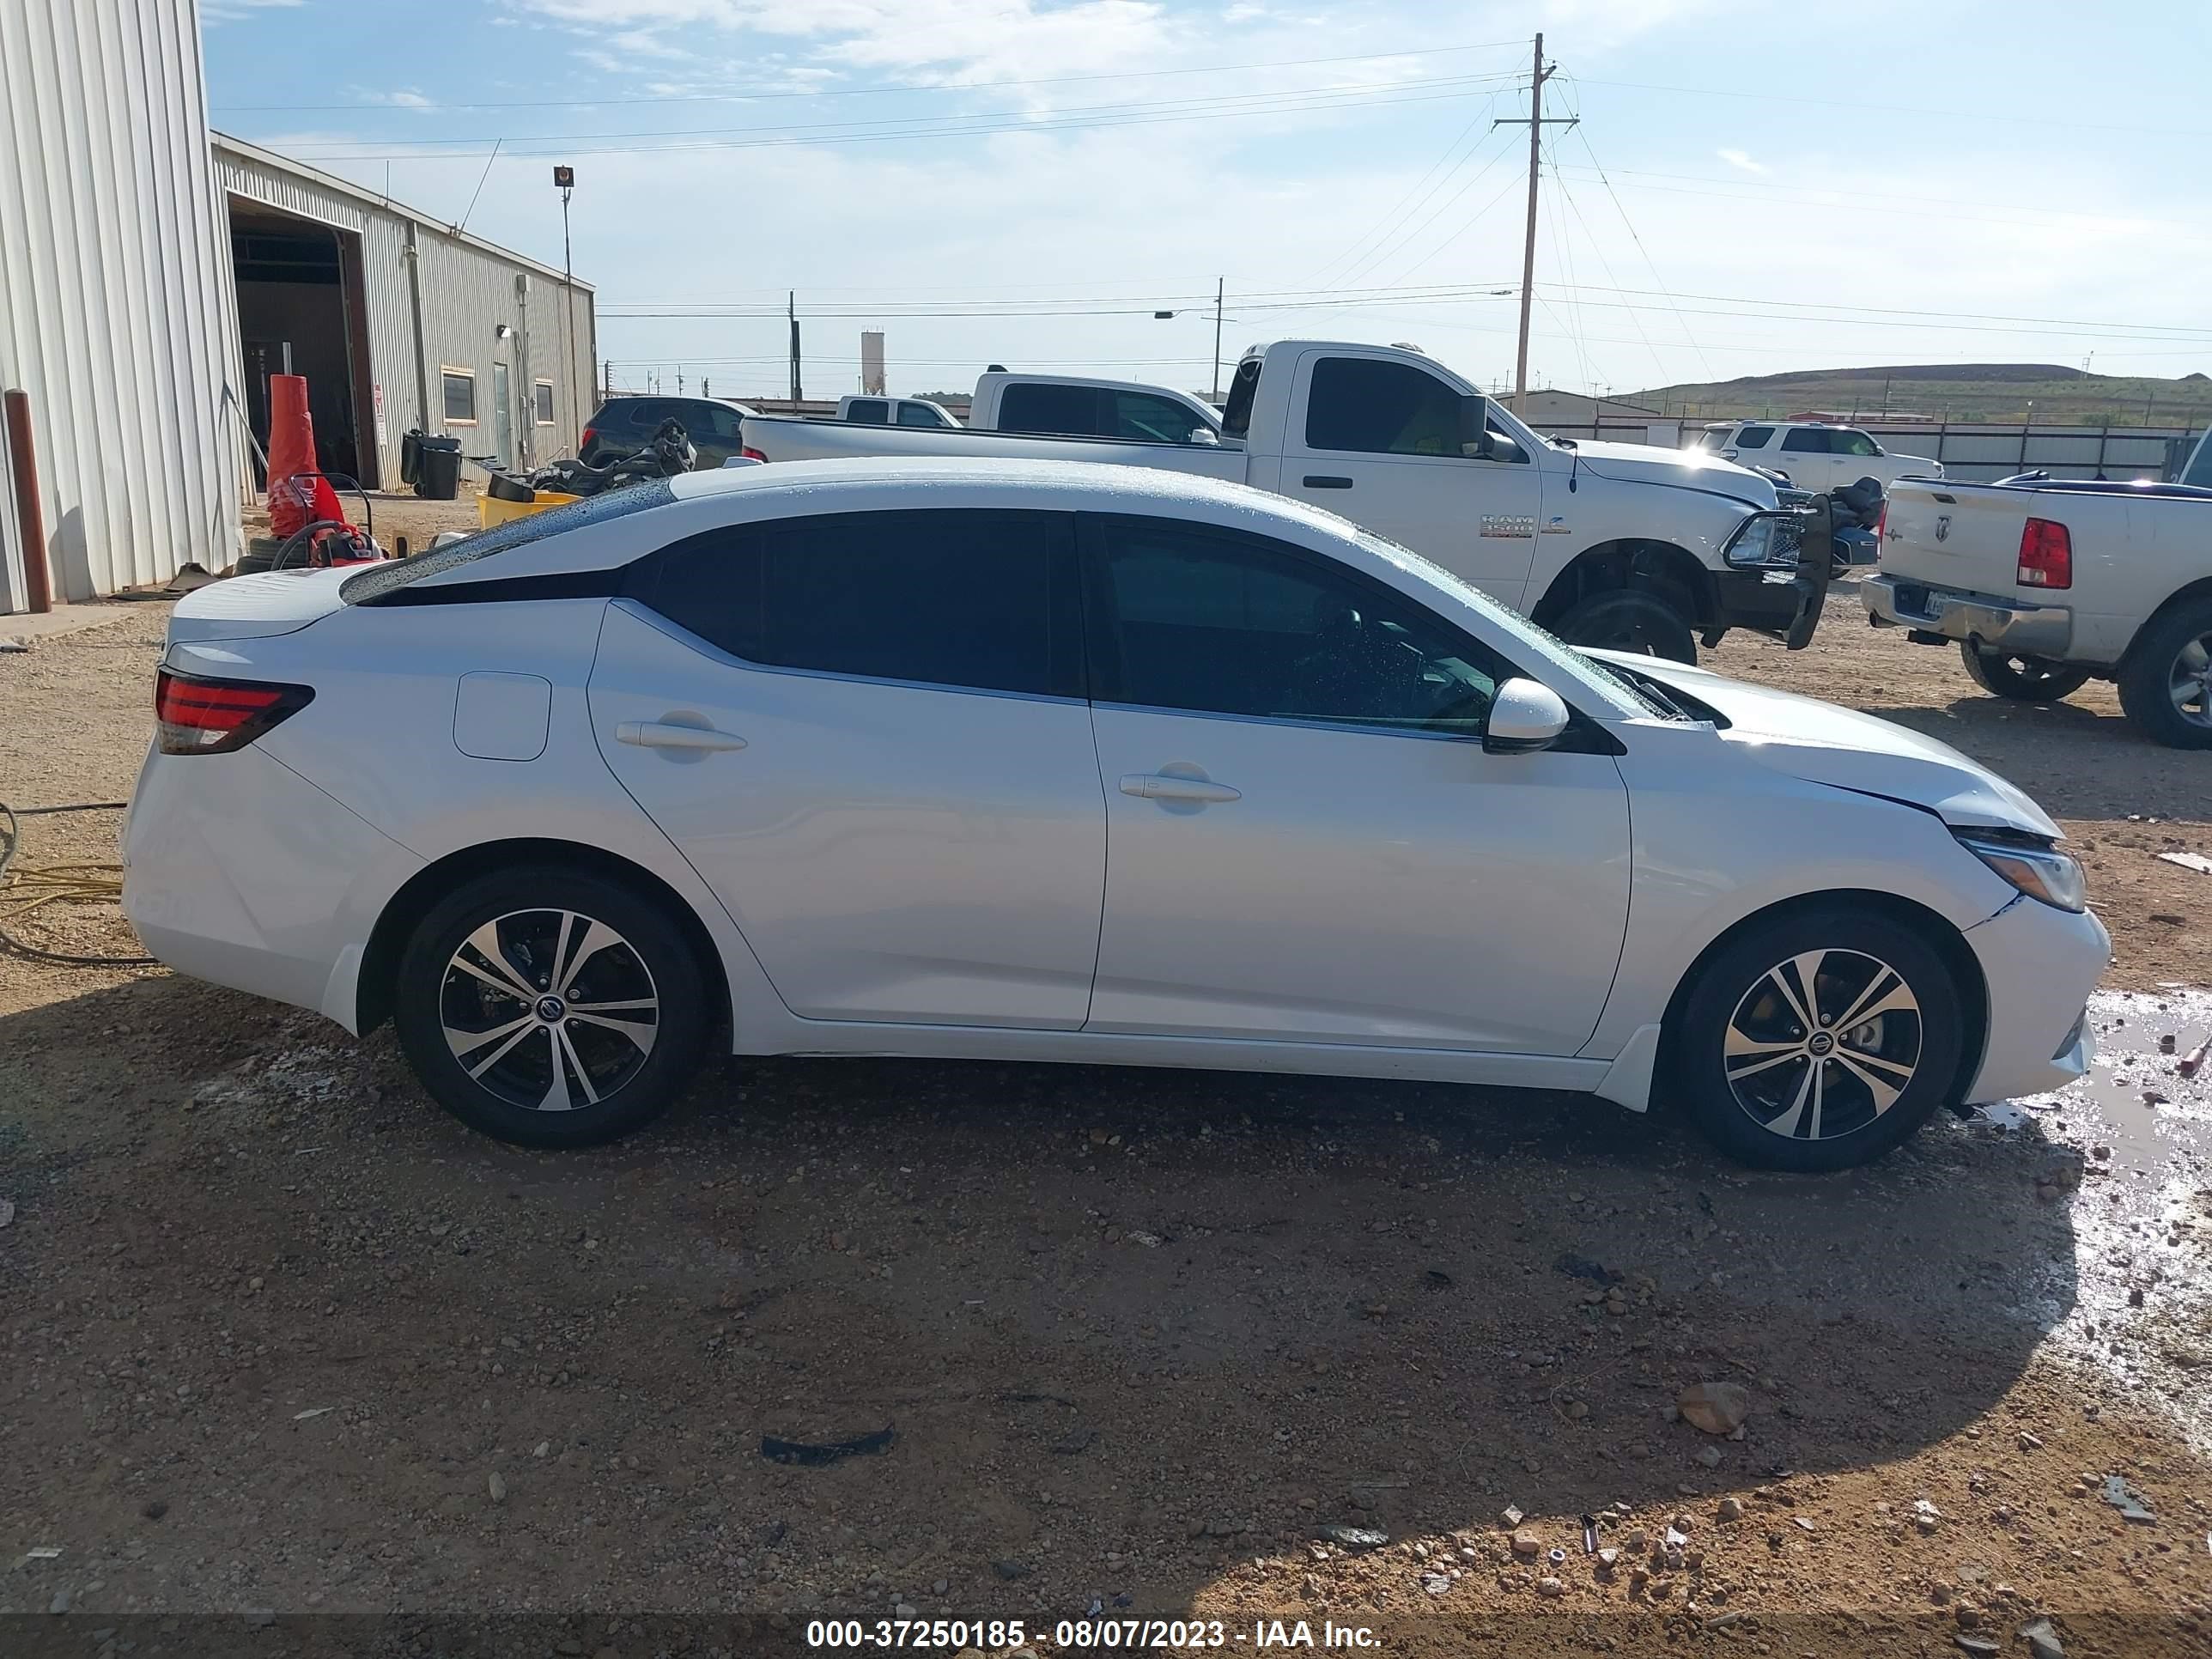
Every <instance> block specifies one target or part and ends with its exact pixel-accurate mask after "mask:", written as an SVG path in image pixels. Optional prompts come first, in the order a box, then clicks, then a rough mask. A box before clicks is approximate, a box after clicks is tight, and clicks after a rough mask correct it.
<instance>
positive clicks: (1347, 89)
mask: <svg viewBox="0 0 2212 1659" xmlns="http://www.w3.org/2000/svg"><path fill="white" fill-rule="evenodd" d="M1497 78H1498V77H1496V76H1438V77H1433V78H1431V79H1427V80H1419V81H1399V82H1368V83H1364V84H1347V85H1342V86H1335V87H1312V88H1296V89H1289V90H1278V91H1274V92H1266V93H1248V94H1234V95H1229V96H1220V97H1213V98H1206V99H1164V100H1150V101H1145V102H1136V103H1128V104H1101V105H1094V106H1087V107H1082V108H1077V109H1071V110H1068V111H1065V112H1046V113H1043V114H1038V113H1036V112H1030V111H1024V110H979V111H975V112H967V113H962V114H955V115H940V116H909V117H901V118H888V119H884V120H880V121H848V122H802V123H793V124H788V125H781V126H746V127H720V128H700V129H696V130H690V131H685V130H674V129H671V130H670V131H665V132H649V133H611V134H592V133H576V134H568V135H561V134H552V133H532V134H530V135H528V136H527V137H517V138H514V139H512V140H506V141H503V142H507V143H510V144H511V145H512V148H510V149H508V150H507V155H511V156H515V155H529V156H538V155H684V154H690V153H693V152H697V151H702V150H739V149H770V148H787V147H797V146H804V145H811V144H848V143H884V142H886V141H890V140H901V141H902V140H906V139H910V138H948V137H970V136H974V135H976V134H989V133H1000V132H1076V131H1091V130H1093V129H1097V128H1103V127H1117V126H1150V125H1159V124H1161V123H1163V122H1173V121H1194V120H1215V119H1221V118H1228V117H1234V116H1243V115H1277V114H1302V113H1305V112H1310V111H1321V110H1329V109H1353V108H1360V107H1364V106H1368V105H1372V104H1381V103H1388V104H1393V105H1395V104H1401V103H1404V104H1419V103H1434V102H1436V101H1437V100H1440V99H1447V98H1455V97H1458V96H1461V95H1462V94H1463V93H1464V91H1465V89H1466V88H1468V87H1472V86H1479V85H1486V84H1488V82H1491V81H1492V80H1495V79H1497ZM1407 88H1445V90H1442V91H1427V92H1419V93H1414V94H1408V93H1407ZM1075 117H1080V118H1075ZM872 128H884V129H887V130H886V131H868V130H866V129H872ZM888 129H896V130H888ZM713 134H723V135H734V134H754V135H760V136H756V137H710V136H708V135H713ZM599 137H618V138H632V137H637V138H655V137H665V138H674V139H687V138H690V139H696V140H697V142H693V143H618V144H608V143H595V142H593V141H594V140H595V139H596V138H599ZM482 142H483V141H482V140H481V139H472V138H455V137H443V138H391V139H360V140H350V139H349V140H338V139H330V140H324V141H320V143H314V142H310V143H306V144H301V145H299V146H296V147H295V149H293V151H292V152H291V153H292V154H294V155H297V156H299V157H300V158H301V159H302V160H307V161H437V160H445V159H450V158H453V157H458V156H472V155H476V154H477V151H476V149H475V148H474V147H475V146H476V145H477V144H478V143H482ZM379 144H381V145H385V146H387V147H388V146H391V145H394V144H399V145H405V146H407V148H406V149H400V150H393V149H389V148H384V149H378V148H375V147H374V146H376V145H379ZM529 146H546V147H549V148H541V149H533V148H528V147H529Z"/></svg>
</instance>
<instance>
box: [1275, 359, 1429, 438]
mask: <svg viewBox="0 0 2212 1659" xmlns="http://www.w3.org/2000/svg"><path fill="white" fill-rule="evenodd" d="M1459 421H1460V398H1459V394H1458V393H1457V392H1454V391H1453V390H1452V389H1451V388H1450V387H1449V386H1446V385H1445V384H1444V383H1443V381H1442V380H1438V379H1437V377H1436V376H1435V375H1433V374H1430V373H1429V372H1428V371H1427V370H1426V369H1424V368H1415V367H1414V366H1413V364H1411V363H1390V362H1378V361H1376V359H1374V358H1370V357H1324V358H1322V360H1321V361H1320V362H1317V363H1316V364H1315V365H1314V371H1313V383H1312V386H1311V387H1310V390H1309V391H1308V392H1307V395H1306V447H1308V448H1309V449H1334V450H1347V451H1350V452H1352V453H1357V454H1364V455H1452V456H1456V455H1457V454H1459V453H1460V447H1459V445H1460V437H1459Z"/></svg>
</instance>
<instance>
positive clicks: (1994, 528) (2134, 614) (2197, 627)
mask: <svg viewBox="0 0 2212 1659" xmlns="http://www.w3.org/2000/svg"><path fill="white" fill-rule="evenodd" d="M1859 593H1860V597H1861V598H1862V599H1863V600H1864V601H1865V604H1866V607H1867V611H1868V613H1869V616H1870V617H1871V618H1872V619H1873V621H1874V623H1875V626H1876V627H1897V628H1903V629H1907V630H1908V632H1907V634H1906V635H1905V637H1906V638H1908V639H1910V640H1912V641H1916V642H1917V643H1919V644H1923V645H1948V644H1951V643H1953V642H1954V641H1955V642H1956V643H1957V645H1958V647H1959V653H1960V657H1961V658H1962V659H1964V661H1965V663H1966V672H1967V674H1968V675H1969V676H1970V677H1971V678H1972V680H1973V682H1974V683H1975V684H1977V685H1978V686H1980V687H1981V688H1982V689H1983V690H1985V691H1990V692H1994V693H1995V694H1996V695H1997V696H2001V697H2016V698H2019V699H2021V700H2022V701H2024V702H2040V701H2045V700H2048V699H2051V698H2057V697H2063V696H2066V695H2068V694H2069V692H2072V691H2074V690H2077V689H2079V688H2080V687H2081V685H2082V684H2085V683H2086V682H2087V681H2089V680H2092V679H2109V680H2111V681H2112V682H2114V684H2116V685H2117V687H2118V690H2119V694H2120V707H2121V708H2124V710H2126V711H2127V716H2128V718H2129V719H2130V720H2132V721H2133V722H2134V723H2135V724H2136V726H2139V727H2140V728H2142V731H2143V732H2146V733H2147V734H2148V735H2149V736H2150V737H2152V738H2155V739H2157V740H2158V741H2159V742H2160V743H2162V744H2169V745H2171V746H2172V747H2173V748H2176V749H2212V489H2201V488H2196V487H2192V486H2191V485H2188V484H2163V483H2103V482H2092V481H2089V480H2087V479H2078V478H2067V479H2061V478H2051V477H2045V476H2044V475H2042V474H2039V473H2031V474H2027V475H2024V476H2022V477H2017V478H2006V479H2002V480H2000V481H1999V482H1997V483H1986V484H1967V483H1939V482H1936V481H1933V480H1928V479H1905V480H1904V481H1902V482H1900V483H1894V484H1892V485H1891V486H1890V489H1889V501H1888V505H1887V507H1886V508H1885V509H1884V512H1883V515H1882V526H1881V568H1880V570H1879V571H1878V572H1877V573H1876V574H1874V575H1871V576H1869V577H1868V578H1867V579H1866V580H1863V581H1862V582H1861V583H1860V584H1859Z"/></svg>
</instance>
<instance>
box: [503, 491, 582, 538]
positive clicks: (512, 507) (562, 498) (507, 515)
mask: <svg viewBox="0 0 2212 1659" xmlns="http://www.w3.org/2000/svg"><path fill="white" fill-rule="evenodd" d="M583 499H584V498H583V497H582V496H581V495H565V494H563V493H562V491H560V490H558V489H541V490H539V491H538V499H537V500H535V501H501V500H500V498H499V497H498V496H496V495H479V496H477V524H478V525H479V526H482V527H483V529H486V530H489V529H490V528H491V527H492V526H494V525H495V524H505V523H506V522H507V520H510V519H526V518H528V517H529V516H530V515H531V514H532V513H543V512H544V511H545V509H546V508H548V507H566V506H568V503H569V502H571V501H582V500H583Z"/></svg>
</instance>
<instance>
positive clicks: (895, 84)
mask: <svg viewBox="0 0 2212 1659" xmlns="http://www.w3.org/2000/svg"><path fill="white" fill-rule="evenodd" d="M1520 44H1521V43H1520V42H1519V41H1518V40H1471V41H1468V42H1466V43H1464V44H1462V45H1460V46H1427V45H1423V46H1404V47H1401V48H1399V49H1398V50H1397V51H1395V52H1349V53H1345V54H1342V55H1340V56H1336V57H1331V58H1255V59H1254V60H1252V61H1250V62H1249V63H1243V64H1200V65H1197V66H1194V67H1190V68H1184V69H1161V70H1113V71H1111V72H1108V73H1102V74H1095V75H1042V76H1029V77H1027V78H1025V79H1022V80H1014V81H889V82H879V83H878V84H877V85H875V86H870V87H735V88H730V89H729V90H727V91H724V92H696V93H671V94H662V95H659V96H654V97H649V98H516V99H507V100H495V101H490V102H475V103H453V102H447V101H446V100H442V99H441V100H435V101H434V102H431V103H428V104H394V103H392V102H391V101H390V100H370V101H368V102H365V103H358V104H332V103H316V104H216V105H212V106H210V108H212V109H214V110H216V111H219V112H222V113H225V114H230V113H242V112H252V113H256V114H270V115H274V114H285V113H291V112H297V111H300V110H318V111H319V110H333V109H362V110H368V109H373V110H394V109H397V110H408V111H413V110H419V109H426V108H427V109H438V110H447V109H611V108H617V107H620V106H628V105H636V104H732V103H742V102H750V101H752V100H766V99H771V98H868V97H875V96H878V95H880V94H894V93H914V92H922V93H933V92H957V93H968V92H991V91H998V90H1000V89H1002V88H1007V87H1061V86H1073V85H1075V84H1077V83H1078V82H1093V81H1146V80H1156V79H1161V78H1164V77H1166V76H1176V75H1232V74H1238V73H1241V72H1243V71H1244V70H1263V69H1305V68H1309V67H1310V66H1312V65H1314V64H1373V63H1382V62H1384V61H1386V60H1388V59H1390V58H1441V57H1443V56H1445V55H1446V54H1448V53H1452V52H1491V51H1494V50H1496V49H1498V48H1499V47H1502V46H1513V47H1516V48H1517V47H1518V46H1520Z"/></svg>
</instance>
